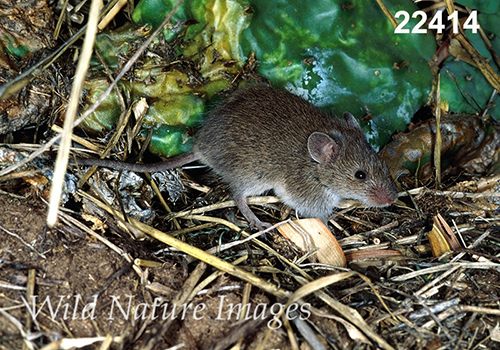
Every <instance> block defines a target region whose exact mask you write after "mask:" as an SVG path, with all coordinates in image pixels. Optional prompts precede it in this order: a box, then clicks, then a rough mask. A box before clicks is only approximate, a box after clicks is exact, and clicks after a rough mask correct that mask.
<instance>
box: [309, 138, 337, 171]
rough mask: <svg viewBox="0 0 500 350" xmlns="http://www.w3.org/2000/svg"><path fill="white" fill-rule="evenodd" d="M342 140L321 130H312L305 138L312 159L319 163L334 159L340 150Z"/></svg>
mask: <svg viewBox="0 0 500 350" xmlns="http://www.w3.org/2000/svg"><path fill="white" fill-rule="evenodd" d="M341 145H342V142H341V141H340V140H339V139H337V138H335V139H333V138H331V137H330V136H328V135H327V134H324V133H322V132H313V133H312V134H311V135H309V138H308V139H307V149H308V151H309V154H310V155H311V157H312V159H314V160H315V161H317V162H318V163H320V164H326V163H330V162H332V161H334V160H335V159H336V158H337V156H338V155H339V152H340V147H341Z"/></svg>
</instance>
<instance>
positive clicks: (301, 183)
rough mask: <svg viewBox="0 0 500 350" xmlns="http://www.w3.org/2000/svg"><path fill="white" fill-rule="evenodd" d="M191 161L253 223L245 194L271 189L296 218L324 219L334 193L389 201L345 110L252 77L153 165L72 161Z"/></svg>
mask: <svg viewBox="0 0 500 350" xmlns="http://www.w3.org/2000/svg"><path fill="white" fill-rule="evenodd" d="M194 161H198V162H200V163H202V164H205V165H207V166H208V167H210V168H211V169H212V170H213V171H214V172H215V173H216V174H218V175H219V176H220V177H221V178H222V181H223V182H225V183H226V184H228V185H229V187H230V189H231V191H232V195H233V198H234V200H235V203H236V205H237V207H238V208H239V210H240V212H241V214H243V216H244V217H245V218H246V219H247V220H248V222H249V223H250V225H252V226H254V227H256V228H257V229H259V230H264V229H266V228H269V227H270V226H271V224H269V223H267V222H263V221H261V220H260V219H259V218H257V216H256V215H255V214H254V212H253V211H252V210H251V209H250V207H249V206H248V204H247V201H246V199H247V197H249V196H254V195H261V194H263V193H265V192H267V191H271V190H272V191H274V193H275V195H276V196H277V197H278V198H280V200H281V201H282V202H283V203H284V204H286V205H288V206H290V207H292V208H293V209H295V210H296V212H297V213H298V214H300V215H301V216H304V217H316V218H319V219H320V220H322V221H323V222H325V223H326V222H327V220H328V217H329V216H330V215H332V214H333V210H334V209H335V208H336V207H337V205H338V204H339V202H340V200H342V199H355V200H358V201H360V202H361V203H362V204H364V205H365V206H368V207H385V206H389V205H391V204H392V203H394V202H395V201H396V200H397V198H398V193H397V190H396V186H395V183H394V180H393V179H392V177H391V175H390V172H389V169H388V167H387V164H386V163H385V162H384V161H383V160H382V159H381V158H379V157H378V155H377V153H376V152H375V150H374V149H373V148H372V147H371V146H370V144H369V143H368V141H367V139H366V136H365V134H364V133H363V131H362V129H361V127H360V125H359V123H358V121H357V120H356V119H355V118H354V117H353V115H352V114H350V113H349V112H345V113H344V114H343V118H340V117H335V116H332V115H329V114H327V113H325V112H323V111H321V110H320V109H319V108H318V107H316V106H314V105H313V104H311V103H310V102H308V101H306V100H305V99H303V98H301V97H299V96H297V95H295V94H292V93H291V92H288V91H286V90H281V89H277V88H274V87H271V86H268V85H266V84H262V83H256V84H250V85H249V86H246V87H243V88H240V89H238V90H236V91H235V92H233V93H231V94H230V95H229V96H228V97H227V98H226V99H225V100H224V101H223V102H222V103H220V104H219V105H218V106H217V107H215V109H213V110H212V111H211V112H210V114H209V115H208V116H207V117H206V119H205V122H204V124H203V126H202V127H201V129H200V130H199V132H198V133H197V135H196V141H195V143H194V145H193V150H192V152H189V153H185V154H182V155H179V156H176V157H172V158H169V159H167V160H166V161H163V162H159V163H153V164H138V163H126V162H121V161H113V160H106V159H78V163H79V164H83V165H97V166H103V167H108V168H112V169H117V170H129V171H135V172H159V171H165V170H167V169H172V168H178V167H181V166H183V165H185V164H188V163H191V162H194Z"/></svg>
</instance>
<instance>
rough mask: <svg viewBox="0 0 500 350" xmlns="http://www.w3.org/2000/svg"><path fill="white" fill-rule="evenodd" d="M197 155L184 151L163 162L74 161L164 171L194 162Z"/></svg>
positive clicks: (145, 171) (85, 163)
mask: <svg viewBox="0 0 500 350" xmlns="http://www.w3.org/2000/svg"><path fill="white" fill-rule="evenodd" d="M197 159H198V157H197V156H196V155H195V154H194V153H193V152H189V153H184V154H181V155H179V156H176V157H172V158H169V159H167V160H166V161H164V162H158V163H152V164H140V163H126V162H121V161H118V160H109V159H94V158H86V159H84V158H78V159H77V160H76V163H77V164H78V165H90V166H93V165H97V166H100V167H105V168H110V169H115V170H128V171H134V172H136V173H154V172H158V171H165V170H168V169H174V168H179V167H181V166H183V165H185V164H188V163H191V162H194V161H195V160H197Z"/></svg>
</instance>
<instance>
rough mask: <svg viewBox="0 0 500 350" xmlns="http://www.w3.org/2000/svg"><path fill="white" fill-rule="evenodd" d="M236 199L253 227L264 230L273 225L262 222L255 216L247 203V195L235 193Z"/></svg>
mask: <svg viewBox="0 0 500 350" xmlns="http://www.w3.org/2000/svg"><path fill="white" fill-rule="evenodd" d="M234 201H235V203H236V205H237V206H238V208H239V209H240V211H241V213H242V214H243V216H244V217H245V218H246V219H247V220H248V222H249V223H250V225H251V226H252V227H256V228H257V229H258V230H259V231H264V230H266V229H268V228H270V227H272V226H273V225H271V224H270V223H268V222H262V221H260V220H259V218H258V217H257V216H255V214H254V212H253V211H252V209H250V207H249V206H248V204H247V197H246V196H244V195H242V194H235V195H234Z"/></svg>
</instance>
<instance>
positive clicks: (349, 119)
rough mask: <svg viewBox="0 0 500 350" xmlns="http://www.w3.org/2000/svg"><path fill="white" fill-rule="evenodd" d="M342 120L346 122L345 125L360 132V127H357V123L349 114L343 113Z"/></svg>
mask: <svg viewBox="0 0 500 350" xmlns="http://www.w3.org/2000/svg"><path fill="white" fill-rule="evenodd" d="M344 119H345V121H346V122H347V125H349V126H351V127H353V128H356V129H359V130H361V126H359V123H358V121H357V120H356V118H354V116H353V115H352V114H351V113H349V112H344Z"/></svg>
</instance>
